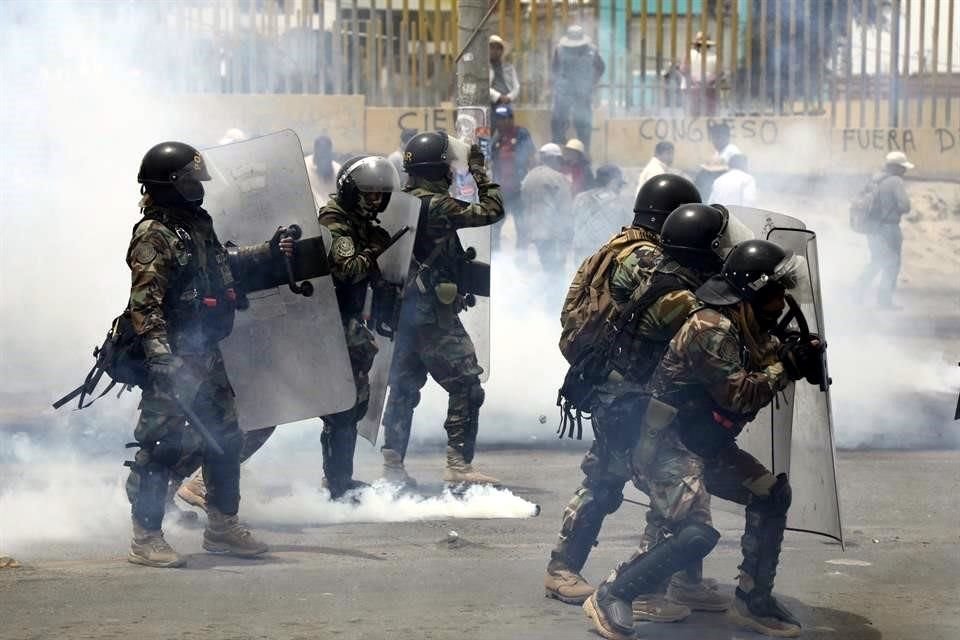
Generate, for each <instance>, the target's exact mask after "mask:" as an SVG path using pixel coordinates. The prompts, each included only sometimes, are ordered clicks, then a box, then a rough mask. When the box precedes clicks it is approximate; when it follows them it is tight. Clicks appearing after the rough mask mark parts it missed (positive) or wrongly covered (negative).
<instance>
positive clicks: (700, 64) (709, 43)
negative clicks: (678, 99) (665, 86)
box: [682, 31, 720, 118]
mask: <svg viewBox="0 0 960 640" xmlns="http://www.w3.org/2000/svg"><path fill="white" fill-rule="evenodd" d="M714 45H716V43H715V42H714V41H713V40H710V39H709V38H708V37H707V36H705V35H704V34H703V32H702V31H700V32H698V33H697V36H696V38H694V40H693V44H692V45H691V46H690V63H689V66H686V65H684V66H683V67H682V74H683V85H682V88H683V89H685V90H686V96H687V113H688V114H689V115H690V116H691V117H694V118H696V117H699V116H713V115H716V113H717V93H718V91H717V86H718V84H719V82H720V78H719V76H718V74H717V53H716V50H715V49H714Z"/></svg>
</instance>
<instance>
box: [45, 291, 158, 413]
mask: <svg viewBox="0 0 960 640" xmlns="http://www.w3.org/2000/svg"><path fill="white" fill-rule="evenodd" d="M93 357H94V358H95V361H94V363H93V367H92V368H91V369H90V371H89V372H88V373H87V377H86V378H84V380H83V384H81V385H80V386H79V387H77V388H76V389H74V390H73V391H71V392H70V393H68V394H67V395H65V396H63V397H62V398H60V399H59V400H57V401H56V402H54V403H53V408H54V409H59V408H60V407H62V406H63V405H65V404H66V403H68V402H70V401H71V400H73V399H74V398H76V397H77V396H80V401H79V403H78V404H77V408H78V409H85V408H87V407H89V406H90V405H91V404H93V403H94V402H95V401H96V400H98V399H100V398H102V397H103V396H105V395H106V394H107V393H108V392H109V391H110V390H111V389H112V388H113V387H114V386H115V385H117V384H120V385H122V386H121V389H120V393H123V392H124V390H128V389H130V388H131V387H143V386H144V385H145V384H146V382H147V367H146V356H145V355H144V353H143V343H142V341H141V339H140V336H138V335H137V333H136V331H134V329H133V323H132V322H131V320H130V310H129V309H126V310H124V312H123V313H121V314H120V315H119V316H117V317H116V318H114V320H113V324H112V325H111V327H110V330H109V331H108V332H107V337H106V339H104V341H103V344H101V345H100V346H99V347H94V349H93ZM104 374H106V375H107V377H109V378H110V384H109V385H108V386H107V388H106V389H104V390H103V391H102V392H101V393H100V395H98V396H97V397H96V398H94V399H93V400H91V401H90V402H88V403H87V404H84V403H83V401H84V399H85V398H86V396H88V395H92V394H93V392H94V391H95V390H96V388H97V385H98V384H99V383H100V379H101V378H102V377H103V375H104Z"/></svg>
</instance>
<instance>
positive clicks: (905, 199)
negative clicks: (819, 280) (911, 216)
mask: <svg viewBox="0 0 960 640" xmlns="http://www.w3.org/2000/svg"><path fill="white" fill-rule="evenodd" d="M913 167H914V164H913V163H912V162H910V161H909V160H908V159H907V156H906V154H905V153H903V152H902V151H891V152H890V153H888V154H887V156H886V158H885V159H884V166H883V171H881V172H880V173H879V174H877V175H876V176H874V177H873V179H872V181H871V183H870V184H869V185H868V186H867V188H866V189H867V190H870V191H871V192H872V195H871V202H870V204H869V207H868V210H867V213H866V218H865V225H864V231H865V233H866V235H867V244H868V246H869V247H870V262H869V263H868V264H867V266H866V268H865V269H864V270H863V273H862V274H861V275H860V279H859V280H858V281H857V285H858V286H857V294H858V296H859V297H861V298H862V297H863V296H865V295H866V292H867V291H868V290H869V289H870V287H871V286H872V285H873V281H874V279H875V278H877V276H879V282H878V285H877V287H878V291H877V302H878V304H879V306H880V308H882V309H898V308H899V307H898V306H897V305H895V304H894V303H893V292H894V291H895V290H896V288H897V277H898V276H899V275H900V253H901V250H902V248H903V233H902V232H901V231H900V219H901V218H903V216H905V215H906V214H908V213H910V197H909V196H908V195H907V189H906V187H905V185H904V182H903V175H904V174H905V173H906V172H907V171H909V170H910V169H913Z"/></svg>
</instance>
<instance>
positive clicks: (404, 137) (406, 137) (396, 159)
mask: <svg viewBox="0 0 960 640" xmlns="http://www.w3.org/2000/svg"><path fill="white" fill-rule="evenodd" d="M415 135H417V130H416V129H409V128H404V129H402V130H401V131H400V148H398V149H397V150H396V151H394V152H393V153H391V154H390V155H389V156H387V160H389V161H390V162H391V164H393V166H394V168H395V169H396V170H397V174H398V175H399V176H400V184H401V185H402V186H406V184H407V172H406V171H404V170H403V148H404V147H405V146H407V143H408V142H410V140H411V139H412V138H413V136H415Z"/></svg>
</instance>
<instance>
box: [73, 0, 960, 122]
mask: <svg viewBox="0 0 960 640" xmlns="http://www.w3.org/2000/svg"><path fill="white" fill-rule="evenodd" d="M491 1H493V0H491ZM958 4H960V0H885V1H883V2H881V1H880V0H702V1H697V0H673V1H672V0H552V1H551V0H499V2H498V4H497V6H496V9H495V11H494V12H493V14H492V19H491V21H490V24H489V25H487V26H488V29H489V32H490V33H498V34H500V35H501V36H502V37H503V38H504V40H506V41H507V44H508V59H510V60H511V61H512V62H513V63H514V64H515V65H516V67H517V70H518V73H519V76H520V79H521V85H522V91H521V94H520V98H519V103H520V104H522V105H524V106H535V107H536V106H540V107H548V106H549V105H550V102H551V77H550V61H551V58H552V53H553V50H554V47H555V46H556V44H557V42H558V40H559V38H560V36H562V34H563V32H564V30H565V29H566V27H567V26H568V25H571V24H580V25H582V26H583V27H584V28H585V29H586V31H587V33H588V34H590V36H591V38H592V40H593V41H594V43H595V44H596V46H597V47H598V49H599V52H600V54H601V55H602V56H603V58H604V59H605V61H606V63H607V70H606V73H605V74H604V76H603V77H602V78H601V80H600V83H599V84H598V86H597V91H596V93H597V104H598V105H599V106H602V107H605V108H607V109H608V110H609V112H610V113H611V114H612V115H630V114H638V115H639V114H651V113H652V114H658V115H664V116H670V115H675V116H710V117H719V116H727V115H755V114H763V115H825V114H829V117H830V118H831V121H832V122H833V123H834V124H835V125H837V126H853V127H867V126H878V127H884V126H891V127H896V126H906V125H907V124H909V125H911V126H943V125H947V126H950V125H953V124H955V123H956V122H957V120H958V118H960V74H958V72H957V71H956V70H955V67H954V65H955V64H956V63H960V60H957V58H960V53H958V46H960V33H958V29H957V28H956V26H957V21H958V18H960V16H958V13H960V11H958V8H957V5H958ZM90 6H91V7H96V13H97V20H98V21H99V22H100V24H101V25H102V26H103V27H104V28H106V29H109V28H111V27H110V25H111V24H113V25H115V26H114V27H113V28H121V29H122V28H125V22H124V21H125V20H126V21H127V22H129V21H130V20H132V19H134V18H139V19H141V20H142V19H143V18H144V16H146V19H147V23H148V25H147V28H144V29H143V33H142V34H141V35H142V37H141V46H142V48H143V52H144V55H143V60H141V61H139V62H138V63H139V64H141V65H142V66H143V68H144V70H145V71H146V72H147V73H150V72H151V71H152V72H155V73H156V74H157V76H158V77H161V74H162V77H163V78H164V82H165V86H167V88H169V85H172V86H173V88H174V89H175V90H179V91H184V92H213V93H315V94H316V93H319V94H363V95H365V96H366V100H367V104H368V105H374V106H427V105H440V104H442V103H445V102H450V101H452V98H453V95H452V94H453V91H454V86H455V83H454V73H455V67H456V65H455V64H454V59H455V56H456V52H457V46H456V44H457V43H456V38H457V28H456V27H457V19H458V16H457V7H456V1H455V0H362V1H361V0H204V1H201V0H169V1H165V2H151V3H120V2H112V3H98V4H95V5H90ZM698 34H702V36H703V38H702V39H701V41H700V44H699V45H698V44H697V42H698ZM171 69H172V70H181V71H182V72H180V73H173V74H171V73H170V70H171Z"/></svg>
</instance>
